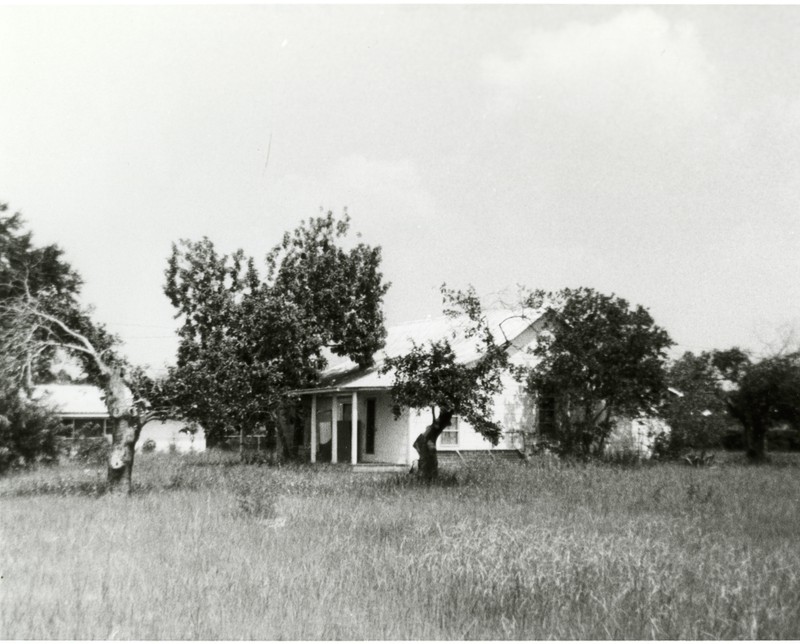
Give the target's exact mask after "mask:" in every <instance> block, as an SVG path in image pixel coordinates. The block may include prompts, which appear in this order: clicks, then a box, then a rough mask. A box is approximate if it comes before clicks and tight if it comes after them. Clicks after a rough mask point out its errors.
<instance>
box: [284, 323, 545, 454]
mask: <svg viewBox="0 0 800 644" xmlns="http://www.w3.org/2000/svg"><path fill="white" fill-rule="evenodd" d="M546 317H547V314H546V313H545V312H544V311H526V312H525V313H524V314H522V315H521V314H515V313H513V312H509V311H489V312H488V313H487V319H488V322H489V324H490V328H491V329H492V332H493V333H494V334H495V338H496V339H497V340H498V341H504V340H505V341H507V342H508V348H507V351H508V352H509V357H510V359H511V361H512V363H514V364H522V363H529V362H530V361H531V360H533V356H532V355H530V353H528V352H527V351H526V350H527V349H528V348H529V347H532V346H533V344H534V342H535V339H536V336H537V335H538V333H540V332H541V331H542V329H543V328H544V324H545V319H546ZM465 328H466V325H465V323H464V322H463V321H459V320H453V319H451V318H448V317H444V316H443V317H439V318H434V319H427V320H420V321H416V322H410V323H408V324H404V325H401V326H396V327H392V328H389V329H388V330H387V331H388V337H387V340H386V345H385V347H384V348H383V349H382V350H380V351H379V352H378V353H376V355H375V357H374V360H375V364H374V365H373V366H372V367H369V368H366V369H361V368H359V367H358V366H357V365H356V364H355V363H353V362H352V361H350V360H349V359H347V358H340V357H337V356H332V357H331V359H330V364H329V366H328V368H327V369H326V370H325V371H324V372H323V373H322V374H321V379H320V384H319V385H318V386H316V387H314V388H310V389H303V390H297V391H294V392H292V394H294V395H296V396H299V398H300V411H301V416H302V417H303V418H304V419H305V421H304V422H305V428H304V433H303V438H304V441H303V444H304V447H305V448H306V449H307V450H308V452H309V456H310V460H311V462H312V463H314V462H332V463H337V462H339V463H343V462H344V463H352V464H357V463H392V464H403V465H410V464H411V463H412V462H413V461H414V460H416V458H417V453H416V451H415V450H414V448H413V446H412V445H413V442H414V440H415V439H416V437H417V436H418V435H419V434H420V433H422V432H423V431H424V430H425V427H426V426H427V425H429V424H430V422H431V411H430V410H429V409H424V410H408V409H404V410H403V411H402V413H401V414H400V416H399V417H398V418H395V417H394V413H393V403H392V397H391V393H390V388H391V384H392V380H393V375H392V374H391V373H387V374H381V373H380V368H381V366H382V365H383V361H384V359H385V358H386V356H397V355H404V354H406V353H408V351H409V350H410V348H411V346H412V341H414V342H416V343H417V344H423V343H427V342H428V341H429V340H440V339H442V338H445V337H448V338H449V339H450V343H451V346H452V347H453V350H454V352H455V354H456V358H457V359H458V360H459V362H462V363H465V364H467V363H470V362H472V361H474V360H476V359H477V358H478V357H479V355H480V353H479V351H478V347H477V343H478V341H477V340H476V339H475V338H466V337H464V330H465ZM453 336H455V337H453ZM503 381H504V388H503V392H502V393H501V394H499V395H497V396H496V397H495V407H494V410H495V418H496V419H497V420H498V421H499V422H500V423H501V425H502V427H503V429H504V434H503V437H502V438H501V440H500V442H499V444H498V445H497V446H493V445H492V444H491V443H490V442H489V441H487V440H486V439H484V438H483V437H482V436H481V435H480V434H479V433H477V432H476V431H475V430H474V429H473V428H472V427H471V426H470V425H469V424H467V423H466V422H464V421H463V420H461V419H459V418H457V417H455V418H454V419H453V425H452V426H451V427H449V428H447V429H446V430H445V431H444V432H443V433H442V435H441V437H440V439H439V445H438V449H439V451H440V452H448V451H449V452H456V451H457V452H475V451H492V452H508V451H511V450H515V451H516V450H518V449H522V448H523V446H524V442H523V441H524V432H525V431H530V430H531V428H533V427H535V413H536V410H535V406H534V405H533V404H532V401H531V398H530V396H528V395H527V394H525V393H524V391H523V385H522V384H521V383H518V382H516V381H515V380H514V379H513V378H512V377H511V376H510V375H505V376H504V377H503Z"/></svg>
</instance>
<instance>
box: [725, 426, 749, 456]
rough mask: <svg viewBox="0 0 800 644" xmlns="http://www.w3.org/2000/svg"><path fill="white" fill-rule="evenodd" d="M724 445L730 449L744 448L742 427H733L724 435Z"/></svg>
mask: <svg viewBox="0 0 800 644" xmlns="http://www.w3.org/2000/svg"><path fill="white" fill-rule="evenodd" d="M722 447H724V448H725V449H726V450H728V451H739V450H743V449H744V432H743V431H742V430H741V429H732V430H729V431H727V432H725V434H723V436H722Z"/></svg>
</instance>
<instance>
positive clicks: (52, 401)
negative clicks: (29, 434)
mask: <svg viewBox="0 0 800 644" xmlns="http://www.w3.org/2000/svg"><path fill="white" fill-rule="evenodd" d="M31 398H32V399H33V400H34V401H36V402H37V403H39V404H41V405H43V406H45V407H48V408H49V409H52V410H53V411H54V412H55V414H56V415H57V416H58V417H59V418H60V419H61V423H62V425H63V428H62V430H61V431H60V432H59V434H60V435H61V436H63V437H64V438H78V437H79V436H86V437H92V436H93V437H96V438H100V437H102V436H106V435H108V431H109V425H108V410H107V409H106V405H105V403H104V402H103V392H102V391H101V390H100V389H99V388H98V387H95V386H93V385H73V384H57V383H53V384H48V385H36V386H35V387H34V388H33V393H32V394H31Z"/></svg>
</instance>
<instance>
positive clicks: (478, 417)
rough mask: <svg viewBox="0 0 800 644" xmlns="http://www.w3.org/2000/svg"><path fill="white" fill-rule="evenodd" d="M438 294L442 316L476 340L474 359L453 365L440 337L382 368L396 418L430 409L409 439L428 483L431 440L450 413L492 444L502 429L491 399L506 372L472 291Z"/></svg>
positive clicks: (433, 459)
mask: <svg viewBox="0 0 800 644" xmlns="http://www.w3.org/2000/svg"><path fill="white" fill-rule="evenodd" d="M442 295H443V298H444V303H445V314H446V315H448V317H450V318H453V319H456V318H459V317H461V318H464V319H465V320H466V323H467V324H466V327H465V329H464V331H463V333H464V336H465V337H466V338H474V339H475V342H476V348H477V350H478V351H479V357H478V358H477V359H475V360H474V361H472V362H469V363H466V364H465V363H463V362H460V361H458V360H457V359H456V354H455V351H454V350H453V347H452V344H451V342H450V339H448V338H443V339H441V340H436V341H431V342H429V343H428V344H427V345H418V344H416V343H412V348H411V351H409V352H408V353H407V354H405V355H401V356H390V357H388V358H387V359H386V360H385V361H384V364H383V366H382V367H381V371H382V372H383V373H390V372H393V373H394V380H393V383H392V398H393V400H394V403H395V414H396V415H399V414H400V412H401V410H402V409H403V408H412V409H425V408H430V410H431V415H432V422H431V424H430V425H428V427H427V428H426V429H425V431H424V432H423V433H422V434H420V435H419V436H418V437H417V439H416V440H415V441H414V449H416V450H417V453H418V454H419V472H420V475H421V476H422V477H424V478H426V479H429V480H430V479H433V478H435V477H436V476H437V474H438V456H437V451H436V441H437V439H438V438H439V436H440V435H441V434H442V432H443V431H444V430H445V429H446V428H447V427H449V426H450V424H451V422H452V418H453V416H454V415H458V416H459V417H461V418H463V419H464V420H466V421H467V422H468V423H470V424H471V425H472V427H473V428H474V429H475V430H476V431H477V432H479V433H480V434H481V435H483V436H484V437H485V438H487V439H488V440H489V441H491V443H492V444H493V445H496V444H497V442H498V440H499V439H500V436H501V435H502V427H501V426H500V424H499V423H497V422H496V421H495V420H494V419H493V417H492V406H493V396H494V395H495V394H497V393H499V392H500V391H501V388H502V382H501V376H502V374H503V372H504V371H506V370H508V369H509V361H508V353H507V351H506V348H507V347H506V344H505V343H502V342H498V341H497V340H495V337H494V335H493V333H492V331H491V329H490V327H489V324H488V322H487V320H486V318H485V316H484V315H483V311H482V308H481V305H480V301H479V298H478V297H477V295H476V294H475V291H474V289H473V288H472V287H469V289H468V290H467V291H463V292H462V291H453V290H449V289H447V288H446V287H445V286H442Z"/></svg>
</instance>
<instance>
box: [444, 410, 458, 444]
mask: <svg viewBox="0 0 800 644" xmlns="http://www.w3.org/2000/svg"><path fill="white" fill-rule="evenodd" d="M440 444H441V446H442V447H458V416H453V418H452V420H451V421H450V426H449V427H445V429H444V431H443V432H442V440H441V441H440Z"/></svg>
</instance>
